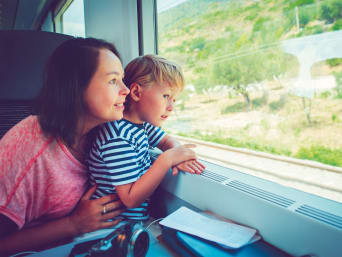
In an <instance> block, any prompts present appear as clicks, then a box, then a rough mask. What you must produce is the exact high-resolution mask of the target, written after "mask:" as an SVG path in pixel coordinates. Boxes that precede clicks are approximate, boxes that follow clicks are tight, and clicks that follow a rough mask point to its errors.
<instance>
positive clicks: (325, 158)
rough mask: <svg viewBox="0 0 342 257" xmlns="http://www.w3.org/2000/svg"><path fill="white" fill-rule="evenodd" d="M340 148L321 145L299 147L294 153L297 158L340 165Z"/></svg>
mask: <svg viewBox="0 0 342 257" xmlns="http://www.w3.org/2000/svg"><path fill="white" fill-rule="evenodd" d="M341 156H342V149H341V148H340V149H330V148H328V147H324V146H321V145H314V146H311V147H308V148H307V147H301V148H300V149H299V150H298V152H297V153H296V156H295V157H297V158H299V159H307V160H313V161H318V162H321V163H325V164H329V165H333V166H339V167H342V158H341Z"/></svg>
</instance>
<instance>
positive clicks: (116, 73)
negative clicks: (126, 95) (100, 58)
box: [106, 71, 121, 76]
mask: <svg viewBox="0 0 342 257" xmlns="http://www.w3.org/2000/svg"><path fill="white" fill-rule="evenodd" d="M112 74H114V75H118V76H120V75H121V74H120V73H119V72H117V71H110V72H107V73H106V75H112Z"/></svg>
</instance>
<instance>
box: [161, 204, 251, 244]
mask: <svg viewBox="0 0 342 257" xmlns="http://www.w3.org/2000/svg"><path fill="white" fill-rule="evenodd" d="M160 224H161V225H163V226H166V227H169V228H173V229H176V230H179V231H182V232H185V233H188V234H192V235H195V236H198V237H201V238H203V239H206V240H209V241H212V242H216V243H219V244H222V245H223V246H227V247H229V248H235V249H236V248H240V247H242V246H244V245H246V244H248V243H249V241H250V240H251V239H252V237H253V236H254V235H255V233H256V230H255V229H252V228H248V227H244V226H241V225H237V224H234V223H227V222H223V221H219V220H217V219H211V218H208V217H206V216H203V215H201V214H199V213H197V212H195V211H192V210H190V209H188V208H186V207H181V208H179V209H178V210H177V211H175V212H173V213H172V214H170V215H169V216H167V217H166V218H165V219H163V220H162V221H161V222H160Z"/></svg>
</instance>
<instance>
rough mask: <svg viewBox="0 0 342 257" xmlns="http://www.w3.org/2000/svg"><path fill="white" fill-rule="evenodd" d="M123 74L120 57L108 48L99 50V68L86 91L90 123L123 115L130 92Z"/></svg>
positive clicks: (101, 121) (85, 98) (97, 123)
mask: <svg viewBox="0 0 342 257" xmlns="http://www.w3.org/2000/svg"><path fill="white" fill-rule="evenodd" d="M123 76H124V71H123V69H122V65H121V62H120V60H119V58H118V57H117V56H116V55H115V54H114V53H112V52H111V51H109V50H108V49H101V50H99V56H98V67H97V70H96V72H95V74H94V76H93V77H92V78H91V80H90V83H89V86H88V88H87V89H86V91H85V92H84V102H85V105H86V107H87V114H86V122H87V123H88V124H89V123H90V124H92V125H94V126H97V125H99V124H101V123H104V122H107V121H112V120H119V119H121V118H122V117H123V110H124V104H123V103H124V102H125V98H126V96H127V94H128V93H129V89H128V88H127V87H126V86H125V84H124V83H123V82H122V79H123Z"/></svg>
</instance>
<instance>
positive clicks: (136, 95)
mask: <svg viewBox="0 0 342 257" xmlns="http://www.w3.org/2000/svg"><path fill="white" fill-rule="evenodd" d="M141 92H142V87H141V86H140V85H139V84H138V83H132V84H131V86H130V93H129V95H130V97H131V99H132V100H133V101H136V102H138V101H139V100H140V98H141Z"/></svg>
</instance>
